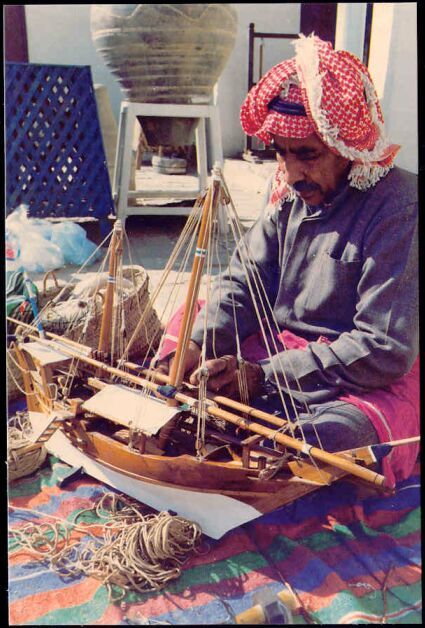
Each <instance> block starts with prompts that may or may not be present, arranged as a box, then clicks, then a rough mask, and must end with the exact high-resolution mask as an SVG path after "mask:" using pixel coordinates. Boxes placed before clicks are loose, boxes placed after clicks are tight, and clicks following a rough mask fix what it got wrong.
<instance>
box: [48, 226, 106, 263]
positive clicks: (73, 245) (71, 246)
mask: <svg viewBox="0 0 425 628" xmlns="http://www.w3.org/2000/svg"><path fill="white" fill-rule="evenodd" d="M51 241H52V242H54V243H55V244H57V245H58V246H59V247H60V249H61V251H62V253H63V256H64V259H65V264H76V265H77V266H81V265H82V264H84V262H85V261H86V260H87V259H88V258H89V257H90V255H92V253H94V251H95V250H96V245H95V244H93V242H90V240H88V238H87V235H86V232H85V230H84V229H83V227H81V226H80V225H77V224H76V223H75V222H59V223H56V224H54V225H53V226H52V236H51ZM97 258H98V256H97V255H96V256H93V258H92V261H95V260H96V259H97Z"/></svg>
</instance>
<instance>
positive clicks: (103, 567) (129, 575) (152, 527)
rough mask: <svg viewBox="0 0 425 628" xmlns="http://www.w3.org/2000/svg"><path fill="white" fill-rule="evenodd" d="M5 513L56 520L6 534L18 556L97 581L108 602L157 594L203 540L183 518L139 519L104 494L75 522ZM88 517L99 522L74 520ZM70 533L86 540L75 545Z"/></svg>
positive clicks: (129, 506) (126, 504)
mask: <svg viewBox="0 0 425 628" xmlns="http://www.w3.org/2000/svg"><path fill="white" fill-rule="evenodd" d="M9 507H10V508H11V509H13V510H23V511H26V512H30V513H32V514H37V515H40V516H43V517H46V516H48V517H50V518H52V519H54V520H55V521H54V522H53V523H48V522H43V523H33V522H31V523H27V524H26V525H24V526H22V527H20V528H18V529H14V530H10V536H11V537H12V539H13V540H14V541H15V542H16V544H17V545H18V546H19V547H18V551H25V550H26V551H29V552H31V553H32V554H35V556H37V557H39V558H41V559H43V560H47V561H48V563H49V568H50V569H51V570H52V571H54V572H56V573H58V574H59V575H61V576H64V577H67V576H68V577H70V576H80V575H84V576H87V577H93V578H96V579H97V580H101V581H102V583H103V584H104V585H105V586H106V587H107V590H108V597H109V601H110V602H116V601H118V600H121V599H122V598H123V597H124V596H125V592H126V591H128V590H131V591H137V592H139V593H146V592H148V591H158V590H160V589H162V588H163V587H164V586H165V585H166V584H167V583H168V582H169V581H170V580H174V579H176V578H178V577H179V576H180V574H181V565H182V564H183V563H184V562H185V561H186V560H187V558H188V554H189V553H190V552H193V551H196V552H198V549H197V545H198V543H199V540H200V536H201V534H202V531H201V528H200V527H199V526H198V524H196V523H193V522H191V521H189V520H187V519H185V518H184V517H180V516H177V515H171V514H170V513H168V512H160V513H158V514H145V515H143V514H142V513H141V512H140V510H139V509H138V508H137V505H136V504H134V503H131V502H130V500H127V499H126V498H125V497H124V496H122V495H120V496H118V495H116V494H115V493H105V494H104V495H103V496H102V497H101V498H100V499H99V500H98V501H97V502H96V503H95V504H94V505H93V507H92V508H87V509H84V510H81V511H79V512H78V513H77V514H76V516H75V518H74V521H68V520H65V519H61V518H59V517H55V516H53V515H47V514H46V513H42V512H38V511H34V510H29V509H26V508H18V507H15V506H12V505H10V506H9ZM87 512H93V513H94V514H96V516H97V517H98V518H99V519H100V520H101V521H100V522H96V523H93V524H86V523H84V524H78V523H77V519H79V518H80V517H81V515H82V514H83V513H87ZM102 520H103V521H102ZM70 528H71V529H70ZM75 532H82V533H83V534H84V537H85V538H82V539H80V540H77V541H76V540H75ZM87 535H88V536H89V539H88V540H87ZM113 586H115V587H118V588H119V589H120V592H119V594H118V596H115V597H114V595H113Z"/></svg>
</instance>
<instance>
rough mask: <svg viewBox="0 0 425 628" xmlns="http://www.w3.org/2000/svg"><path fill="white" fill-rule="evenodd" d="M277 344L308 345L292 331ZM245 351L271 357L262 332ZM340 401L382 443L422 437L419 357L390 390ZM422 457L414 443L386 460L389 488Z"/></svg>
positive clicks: (165, 351) (253, 357)
mask: <svg viewBox="0 0 425 628" xmlns="http://www.w3.org/2000/svg"><path fill="white" fill-rule="evenodd" d="M203 305H204V301H198V303H197V308H196V310H195V316H196V315H197V314H198V312H199V311H200V309H201V308H202V306H203ZM183 312H184V306H183V307H181V308H180V309H179V310H178V311H177V312H176V314H175V315H174V316H173V318H172V319H171V320H170V322H169V323H168V325H167V328H166V336H165V341H164V343H163V346H162V349H161V352H160V359H164V358H165V357H167V355H169V354H170V353H171V352H172V351H173V350H174V349H175V348H176V345H177V337H178V332H179V329H180V325H181V322H182V319H183ZM275 340H276V341H277V342H279V343H280V344H281V345H282V346H283V348H286V349H305V348H306V347H307V345H308V341H307V340H305V338H302V337H301V336H297V335H296V334H293V333H292V332H290V331H288V330H285V331H283V332H282V333H280V334H279V335H277V336H276V338H275ZM317 342H325V343H327V344H329V343H330V341H329V340H328V339H327V338H326V337H324V336H320V338H318V340H317ZM241 350H242V355H243V357H244V358H245V360H247V361H249V362H257V361H259V360H263V359H266V358H267V357H268V354H267V351H266V347H265V344H264V340H263V337H262V335H261V333H260V332H257V333H255V334H253V335H252V336H249V337H248V338H246V340H244V341H243V343H242V345H241ZM338 399H340V400H341V401H345V402H347V403H351V404H353V405H355V406H356V407H357V408H359V409H360V410H361V411H362V412H363V413H364V414H365V415H366V416H367V417H368V418H369V420H370V421H371V423H372V425H373V426H374V428H375V430H376V432H377V434H378V437H379V442H380V443H385V442H388V441H393V440H400V439H403V438H408V437H411V436H417V435H419V357H418V358H417V360H416V362H415V363H414V365H413V367H412V368H411V370H410V371H409V373H407V374H406V375H404V376H403V377H401V378H400V379H398V380H397V381H395V382H394V383H393V384H391V385H390V386H388V387H387V388H385V389H383V388H382V389H381V388H380V389H378V390H374V391H372V392H368V393H363V394H361V395H353V394H351V393H347V394H345V395H341V397H338ZM418 453H419V443H414V444H409V445H400V446H398V447H394V448H393V449H392V451H391V452H390V453H389V454H388V455H387V456H385V458H383V461H382V466H383V473H384V475H385V478H386V481H387V485H388V486H389V487H391V488H392V487H394V486H395V484H396V482H400V481H401V480H405V479H406V478H407V477H409V475H410V474H411V473H412V471H413V467H414V465H415V462H416V458H417V456H418Z"/></svg>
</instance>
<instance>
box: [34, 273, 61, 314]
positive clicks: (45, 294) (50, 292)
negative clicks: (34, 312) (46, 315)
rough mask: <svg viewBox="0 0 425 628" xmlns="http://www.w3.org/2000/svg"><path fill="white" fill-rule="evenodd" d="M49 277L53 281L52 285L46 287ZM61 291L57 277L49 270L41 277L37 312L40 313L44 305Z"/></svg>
mask: <svg viewBox="0 0 425 628" xmlns="http://www.w3.org/2000/svg"><path fill="white" fill-rule="evenodd" d="M49 277H50V278H51V279H52V281H53V285H50V286H47V280H48V279H49ZM61 290H63V286H61V285H60V284H59V282H58V280H57V277H56V275H55V273H54V271H53V270H49V272H47V273H46V274H45V275H44V277H43V288H42V290H41V291H40V292H39V293H38V310H39V312H41V310H42V309H43V308H45V307H46V305H47V304H48V303H49V301H51V300H52V299H54V298H55V297H57V296H58V294H59V292H60V291H61Z"/></svg>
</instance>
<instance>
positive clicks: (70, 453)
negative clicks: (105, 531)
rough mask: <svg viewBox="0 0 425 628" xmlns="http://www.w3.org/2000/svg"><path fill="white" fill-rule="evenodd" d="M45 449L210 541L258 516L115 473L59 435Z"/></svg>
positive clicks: (235, 504)
mask: <svg viewBox="0 0 425 628" xmlns="http://www.w3.org/2000/svg"><path fill="white" fill-rule="evenodd" d="M46 448H47V449H48V451H50V452H51V453H52V454H54V455H55V456H58V457H59V458H61V459H62V460H63V461H64V462H67V463H68V464H70V465H71V466H73V467H83V469H84V470H85V472H86V473H88V474H89V475H91V476H92V477H94V478H96V479H98V480H100V481H101V482H104V483H105V484H107V485H108V486H111V487H113V488H116V489H118V490H120V491H123V492H124V493H126V494H127V495H130V496H131V497H134V498H135V499H137V500H138V501H140V502H142V503H145V504H147V505H148V506H151V507H152V508H155V509H156V510H173V511H175V512H177V514H179V515H181V516H182V517H186V518H187V519H189V520H190V521H195V522H196V523H198V524H199V525H200V526H201V528H202V531H203V532H204V533H205V534H206V535H207V536H210V537H212V538H213V539H219V538H220V537H221V536H223V534H225V533H226V532H228V531H229V530H232V529H233V528H237V527H238V526H240V525H242V524H243V523H246V522H247V521H251V520H252V519H256V518H257V517H259V516H261V514H262V513H261V512H259V511H258V510H256V509H255V508H253V507H252V506H249V505H248V504H244V503H243V502H239V501H238V500H236V499H233V498H232V497H227V496H225V495H220V494H219V493H207V492H200V491H187V490H184V489H179V488H173V487H171V486H160V485H158V484H150V483H149V482H144V481H142V480H138V479H137V478H135V477H134V476H133V477H129V476H126V475H124V474H121V473H118V472H116V471H113V470H111V469H109V468H108V467H106V466H104V465H102V464H101V463H100V462H97V461H95V460H92V459H91V458H89V457H88V456H86V455H85V454H83V453H81V452H80V451H79V450H78V449H77V448H76V447H74V446H73V445H71V443H70V442H69V441H68V439H67V438H66V436H65V435H64V434H63V432H61V431H57V432H55V434H53V436H52V437H51V438H50V440H48V441H47V443H46Z"/></svg>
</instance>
